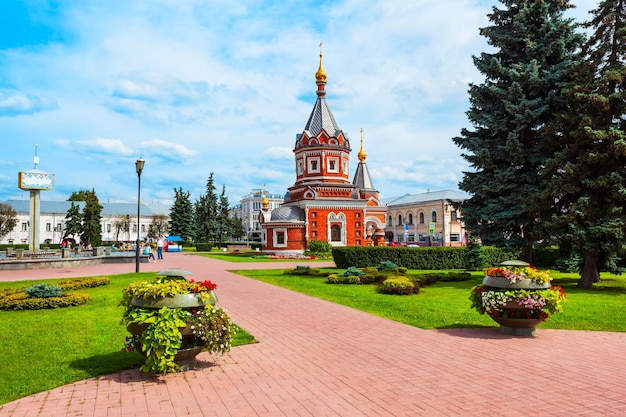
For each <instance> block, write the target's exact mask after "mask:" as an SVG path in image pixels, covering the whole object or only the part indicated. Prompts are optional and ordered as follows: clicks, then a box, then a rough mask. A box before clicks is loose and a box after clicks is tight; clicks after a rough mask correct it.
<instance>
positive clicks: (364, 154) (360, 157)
mask: <svg viewBox="0 0 626 417" xmlns="http://www.w3.org/2000/svg"><path fill="white" fill-rule="evenodd" d="M357 156H358V157H359V161H361V162H365V159H366V158H367V154H366V153H365V151H364V150H363V128H361V150H360V151H359V153H358V154H357Z"/></svg>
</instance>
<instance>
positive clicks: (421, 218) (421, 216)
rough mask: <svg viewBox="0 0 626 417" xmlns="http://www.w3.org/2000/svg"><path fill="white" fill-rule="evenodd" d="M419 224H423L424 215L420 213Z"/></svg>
mask: <svg viewBox="0 0 626 417" xmlns="http://www.w3.org/2000/svg"><path fill="white" fill-rule="evenodd" d="M420 224H424V213H420Z"/></svg>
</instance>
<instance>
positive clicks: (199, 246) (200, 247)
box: [196, 242, 213, 252]
mask: <svg viewBox="0 0 626 417" xmlns="http://www.w3.org/2000/svg"><path fill="white" fill-rule="evenodd" d="M211 249H213V244H212V243H211V242H198V243H196V251H198V252H211Z"/></svg>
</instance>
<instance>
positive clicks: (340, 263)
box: [332, 246, 519, 269]
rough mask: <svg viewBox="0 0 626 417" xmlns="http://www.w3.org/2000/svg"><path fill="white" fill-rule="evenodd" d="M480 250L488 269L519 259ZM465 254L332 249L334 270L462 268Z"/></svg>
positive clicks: (383, 248)
mask: <svg viewBox="0 0 626 417" xmlns="http://www.w3.org/2000/svg"><path fill="white" fill-rule="evenodd" d="M483 250H484V252H485V257H486V258H487V264H488V265H489V266H494V265H499V264H500V263H502V262H504V261H506V260H510V259H517V258H518V257H519V254H518V253H515V252H511V251H506V250H503V249H498V248H493V247H484V248H483ZM464 253H465V247H422V248H419V249H416V248H407V247H402V246H342V247H334V248H333V249H332V254H333V260H334V262H335V265H337V268H348V267H351V266H354V267H357V268H366V267H368V266H376V265H378V264H380V263H381V262H384V261H391V262H393V263H395V264H396V265H399V266H403V267H405V268H408V269H465V260H464Z"/></svg>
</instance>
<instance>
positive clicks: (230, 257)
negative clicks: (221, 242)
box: [198, 251, 332, 263]
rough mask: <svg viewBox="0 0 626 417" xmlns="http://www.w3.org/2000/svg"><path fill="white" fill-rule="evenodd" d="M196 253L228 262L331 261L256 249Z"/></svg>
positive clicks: (330, 259)
mask: <svg viewBox="0 0 626 417" xmlns="http://www.w3.org/2000/svg"><path fill="white" fill-rule="evenodd" d="M198 255H200V256H204V257H207V258H213V259H219V260H222V261H228V262H294V261H298V262H306V263H309V262H320V261H322V262H324V261H332V258H329V259H288V258H285V259H273V258H268V257H266V256H263V255H262V254H260V253H259V252H256V251H245V252H239V253H230V252H219V251H213V252H198Z"/></svg>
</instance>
